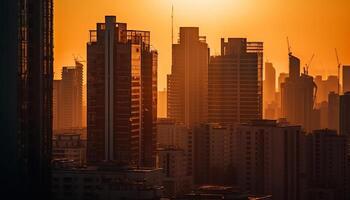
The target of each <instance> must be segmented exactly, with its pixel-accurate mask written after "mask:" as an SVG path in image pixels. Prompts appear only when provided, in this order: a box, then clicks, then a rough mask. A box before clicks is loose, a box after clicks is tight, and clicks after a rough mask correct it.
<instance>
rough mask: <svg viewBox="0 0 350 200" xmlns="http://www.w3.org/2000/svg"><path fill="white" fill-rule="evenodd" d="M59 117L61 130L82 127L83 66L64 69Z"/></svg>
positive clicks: (77, 64) (78, 64)
mask: <svg viewBox="0 0 350 200" xmlns="http://www.w3.org/2000/svg"><path fill="white" fill-rule="evenodd" d="M59 92H60V95H59V96H60V98H59V107H58V109H59V117H60V120H59V122H60V126H59V127H60V129H66V130H67V129H72V128H81V127H82V108H83V65H82V64H81V63H79V62H76V66H72V67H70V66H65V67H63V68H62V80H61V83H60V90H59Z"/></svg>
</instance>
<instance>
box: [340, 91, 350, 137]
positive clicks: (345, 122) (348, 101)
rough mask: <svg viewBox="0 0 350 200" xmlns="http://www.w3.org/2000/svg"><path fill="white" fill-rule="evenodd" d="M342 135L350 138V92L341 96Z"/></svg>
mask: <svg viewBox="0 0 350 200" xmlns="http://www.w3.org/2000/svg"><path fill="white" fill-rule="evenodd" d="M339 110H340V119H339V122H340V134H341V135H347V136H350V123H349V120H350V92H347V93H345V94H344V95H341V96H340V107H339Z"/></svg>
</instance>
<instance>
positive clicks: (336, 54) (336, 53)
mask: <svg viewBox="0 0 350 200" xmlns="http://www.w3.org/2000/svg"><path fill="white" fill-rule="evenodd" d="M335 56H336V57H337V63H338V95H340V84H339V80H340V67H341V64H340V61H339V57H338V51H337V49H336V48H335Z"/></svg>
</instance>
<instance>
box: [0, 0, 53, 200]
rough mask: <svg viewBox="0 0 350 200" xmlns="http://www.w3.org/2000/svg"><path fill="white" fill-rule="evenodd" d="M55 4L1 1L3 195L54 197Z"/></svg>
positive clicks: (0, 76) (47, 0) (33, 0)
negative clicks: (52, 164)
mask: <svg viewBox="0 0 350 200" xmlns="http://www.w3.org/2000/svg"><path fill="white" fill-rule="evenodd" d="M52 11H53V2H52V1H51V0H42V1H37V0H19V1H12V0H11V1H6V0H5V1H1V3H0V16H1V17H0V18H1V19H0V24H1V26H2V27H6V31H5V30H4V31H1V33H0V35H1V45H0V50H1V55H0V60H1V67H0V80H1V84H0V92H1V94H2V96H1V98H0V99H1V100H0V106H1V108H0V110H1V112H0V121H1V127H2V130H1V133H2V141H3V143H2V144H1V145H0V146H1V152H2V155H1V157H2V164H1V171H2V173H3V176H2V180H3V181H4V183H6V184H4V186H3V188H2V189H3V190H2V191H4V192H3V193H2V195H3V196H8V195H9V196H10V197H11V198H13V199H21V198H27V199H35V198H37V199H40V198H43V199H48V198H49V197H50V196H49V195H50V193H49V188H50V161H51V135H52V87H53V86H52V84H53V83H52V82H53V81H52V80H53V25H52V22H53V12H52Z"/></svg>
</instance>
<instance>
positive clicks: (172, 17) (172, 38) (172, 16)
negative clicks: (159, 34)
mask: <svg viewBox="0 0 350 200" xmlns="http://www.w3.org/2000/svg"><path fill="white" fill-rule="evenodd" d="M171 44H172V45H173V44H174V5H171Z"/></svg>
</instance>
